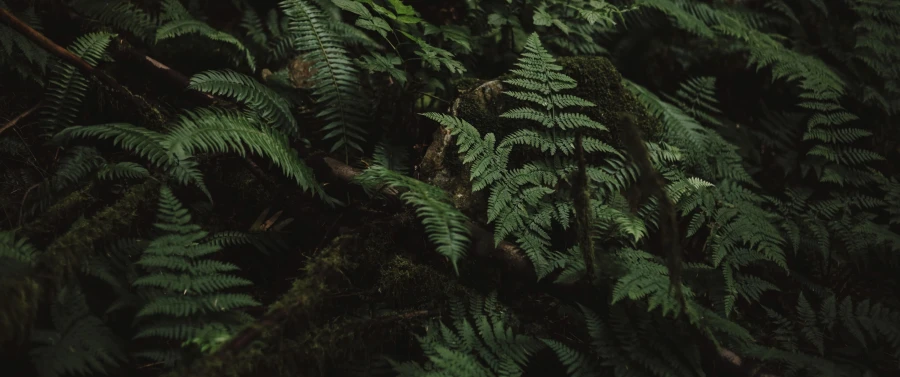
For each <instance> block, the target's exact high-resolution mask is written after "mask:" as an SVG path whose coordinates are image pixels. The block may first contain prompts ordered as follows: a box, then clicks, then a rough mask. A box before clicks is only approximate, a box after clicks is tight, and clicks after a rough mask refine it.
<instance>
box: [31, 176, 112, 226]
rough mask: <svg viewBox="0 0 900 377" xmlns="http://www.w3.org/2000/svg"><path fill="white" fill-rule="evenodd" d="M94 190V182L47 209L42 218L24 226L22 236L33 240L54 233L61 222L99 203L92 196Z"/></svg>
mask: <svg viewBox="0 0 900 377" xmlns="http://www.w3.org/2000/svg"><path fill="white" fill-rule="evenodd" d="M93 189H94V182H89V183H88V184H86V185H84V186H82V187H80V188H78V189H77V190H75V191H73V192H71V193H69V194H68V195H66V196H64V197H63V198H62V199H60V200H58V201H57V202H55V203H53V205H51V206H50V208H47V210H46V211H44V214H43V215H41V217H39V218H37V219H35V220H34V221H32V222H30V223H28V224H26V225H25V226H23V227H22V230H21V234H22V235H23V236H26V237H29V238H31V237H34V236H35V235H37V234H41V233H49V232H52V231H53V230H54V228H55V227H56V226H57V225H58V224H59V223H60V222H61V221H63V220H64V219H66V218H68V217H69V216H72V215H73V214H74V213H75V212H77V211H78V210H81V209H83V208H85V207H88V206H90V205H91V204H93V203H94V202H96V201H97V197H95V196H94V195H91V192H92V191H93Z"/></svg>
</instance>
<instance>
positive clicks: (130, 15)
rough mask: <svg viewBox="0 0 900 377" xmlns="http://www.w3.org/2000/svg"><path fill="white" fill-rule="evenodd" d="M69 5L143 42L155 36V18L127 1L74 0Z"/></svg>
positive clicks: (151, 39)
mask: <svg viewBox="0 0 900 377" xmlns="http://www.w3.org/2000/svg"><path fill="white" fill-rule="evenodd" d="M69 6H71V7H72V9H74V10H75V11H76V12H78V13H80V14H82V15H84V16H87V17H90V18H91V19H93V20H96V21H97V22H100V23H101V24H103V25H110V26H113V27H114V28H116V29H120V30H124V31H127V32H129V33H131V34H133V35H134V36H135V37H138V38H140V39H141V40H143V41H145V42H150V41H153V40H154V38H155V35H156V25H157V20H156V18H155V17H154V16H152V15H151V14H149V13H147V12H145V11H144V10H143V9H141V8H139V7H137V6H136V5H134V4H132V3H131V2H129V1H122V0H119V1H112V2H111V1H109V0H75V1H73V2H72V3H71V4H70V5H69Z"/></svg>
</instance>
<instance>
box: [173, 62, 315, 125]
mask: <svg viewBox="0 0 900 377" xmlns="http://www.w3.org/2000/svg"><path fill="white" fill-rule="evenodd" d="M189 88H191V89H195V90H199V91H201V92H206V93H210V94H213V95H217V96H225V97H229V98H234V99H235V100H237V101H238V102H242V103H244V104H246V105H247V107H249V108H250V109H251V110H253V111H254V112H256V113H257V114H259V116H261V117H262V118H263V119H265V120H266V122H267V123H268V124H269V125H271V126H273V127H275V128H277V129H280V130H282V131H284V132H285V133H287V134H288V135H297V134H298V133H299V131H300V130H299V129H298V127H297V120H296V119H294V115H293V114H291V104H290V102H288V101H287V100H286V99H285V98H284V97H282V96H281V95H279V94H278V93H276V92H275V91H273V90H272V89H269V88H268V87H267V86H265V85H263V84H261V83H260V82H258V81H256V80H254V79H253V78H251V77H249V76H247V75H243V74H240V73H237V72H234V71H231V70H221V71H206V72H201V73H198V74H196V75H194V76H193V77H191V84H190V86H189Z"/></svg>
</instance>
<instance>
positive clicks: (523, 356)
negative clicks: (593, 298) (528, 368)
mask: <svg viewBox="0 0 900 377" xmlns="http://www.w3.org/2000/svg"><path fill="white" fill-rule="evenodd" d="M450 320H451V325H452V327H451V326H447V325H445V324H444V323H443V322H440V323H436V324H435V325H434V326H432V327H431V328H432V330H430V331H429V332H428V334H426V335H425V336H423V337H417V338H418V340H419V345H420V346H421V347H422V350H423V352H424V353H425V356H426V357H428V363H427V364H425V365H420V364H418V363H415V362H407V363H394V370H395V371H396V372H397V373H399V376H401V377H416V376H458V377H464V376H465V377H468V376H483V377H493V376H513V377H514V376H521V375H522V373H523V371H524V367H525V365H526V364H528V359H529V357H530V356H531V355H533V354H534V353H535V352H537V351H539V350H540V349H541V348H542V347H541V343H540V342H539V341H537V339H534V338H532V337H529V336H524V335H519V334H516V333H515V332H514V331H513V329H512V328H511V327H509V325H508V324H507V320H508V318H507V316H506V315H504V314H503V311H502V307H501V306H500V304H499V303H498V302H497V297H496V294H492V295H490V296H488V297H486V298H485V297H480V296H471V297H470V299H469V305H466V304H465V302H464V301H462V300H460V299H455V300H454V301H453V302H452V303H451V318H450Z"/></svg>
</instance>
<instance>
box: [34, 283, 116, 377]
mask: <svg viewBox="0 0 900 377" xmlns="http://www.w3.org/2000/svg"><path fill="white" fill-rule="evenodd" d="M85 300H86V298H85V296H84V293H83V292H82V291H81V289H80V288H79V287H78V286H77V285H72V286H67V287H65V288H63V289H62V290H61V291H60V292H59V293H58V294H57V295H56V298H55V300H54V302H53V303H52V304H51V306H50V318H51V321H52V322H53V327H54V329H53V330H35V332H34V333H33V334H32V335H31V340H32V342H34V343H37V344H39V345H40V346H37V347H35V348H34V349H32V351H31V355H30V356H31V361H32V363H34V366H35V368H36V369H37V375H38V376H40V377H57V376H65V375H72V374H78V375H86V374H101V375H106V374H108V371H109V370H110V369H114V368H116V367H118V366H119V365H120V364H121V363H122V362H123V361H125V354H124V353H123V352H122V345H121V344H120V341H118V340H117V339H116V337H115V335H114V334H113V332H112V331H111V330H110V329H109V328H107V327H106V325H104V323H103V321H101V320H100V318H97V317H96V316H94V315H93V314H92V313H91V312H90V309H89V308H88V306H87V302H86V301H85Z"/></svg>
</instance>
